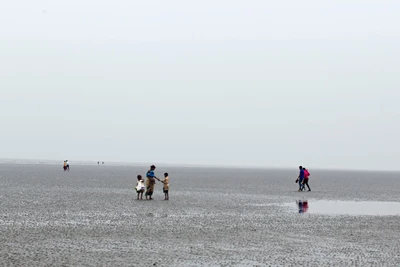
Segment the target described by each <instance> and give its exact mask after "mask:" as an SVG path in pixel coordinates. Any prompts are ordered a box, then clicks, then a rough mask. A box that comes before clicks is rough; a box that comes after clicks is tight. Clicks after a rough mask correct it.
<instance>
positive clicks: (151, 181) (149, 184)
mask: <svg viewBox="0 0 400 267" xmlns="http://www.w3.org/2000/svg"><path fill="white" fill-rule="evenodd" d="M155 169H156V166H154V165H151V166H150V170H148V171H147V173H146V178H147V179H146V194H145V195H146V199H148V200H152V199H153V198H152V196H153V192H154V185H155V184H156V180H155V179H158V178H157V177H156V176H155V174H154V171H155Z"/></svg>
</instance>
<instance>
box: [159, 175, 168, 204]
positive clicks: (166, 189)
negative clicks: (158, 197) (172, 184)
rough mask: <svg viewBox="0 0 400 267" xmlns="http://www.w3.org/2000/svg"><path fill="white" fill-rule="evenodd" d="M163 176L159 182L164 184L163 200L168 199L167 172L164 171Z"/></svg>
mask: <svg viewBox="0 0 400 267" xmlns="http://www.w3.org/2000/svg"><path fill="white" fill-rule="evenodd" d="M164 177H165V178H164V180H162V181H160V182H161V183H163V184H164V186H163V191H164V195H165V198H164V200H169V195H168V190H169V177H168V173H164Z"/></svg>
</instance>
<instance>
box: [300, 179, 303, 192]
mask: <svg viewBox="0 0 400 267" xmlns="http://www.w3.org/2000/svg"><path fill="white" fill-rule="evenodd" d="M301 190H303V179H299V191H301Z"/></svg>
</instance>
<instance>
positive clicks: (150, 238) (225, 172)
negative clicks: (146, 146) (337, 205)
mask: <svg viewBox="0 0 400 267" xmlns="http://www.w3.org/2000/svg"><path fill="white" fill-rule="evenodd" d="M146 171H147V168H146V167H135V166H85V165H79V166H74V165H72V166H71V171H70V172H63V171H62V166H61V165H60V166H58V165H46V164H41V165H29V164H26V165H24V164H18V165H17V164H0V201H1V210H0V232H1V235H0V243H1V246H0V262H1V265H3V266H400V216H398V215H387V216H385V215H380V216H374V215H362V214H361V215H354V214H351V211H349V214H346V212H344V214H330V211H329V209H332V206H329V205H327V210H326V212H325V213H324V212H322V213H321V212H320V211H319V212H313V203H320V202H318V201H342V202H345V201H354V202H365V203H372V202H376V201H379V202H397V203H398V202H400V173H398V172H397V173H396V172H357V171H327V170H326V171H324V170H312V169H310V172H311V177H310V186H311V189H312V191H311V192H297V189H298V187H297V185H296V184H295V183H294V180H295V179H296V175H297V170H296V167H294V168H293V169H292V170H284V169H282V170H280V169H233V168H231V169H229V168H189V167H186V168H185V167H180V168H178V167H158V168H157V169H156V175H157V176H158V177H162V174H163V173H164V172H168V173H169V174H170V200H169V201H164V200H163V198H164V195H163V193H162V184H161V183H159V182H157V184H156V188H155V194H154V200H153V201H145V200H143V201H138V200H136V192H135V191H134V187H135V185H136V175H137V174H142V175H145V172H146ZM299 200H300V201H305V200H307V203H308V211H307V212H305V213H303V212H302V213H299V209H298V206H297V204H296V201H299ZM316 206H317V205H315V207H316ZM370 208H371V209H373V208H374V207H373V205H371V206H370ZM320 209H321V206H319V210H320ZM380 209H382V207H380ZM387 209H391V206H390V205H388V206H387ZM395 213H396V212H395ZM399 213H400V210H399Z"/></svg>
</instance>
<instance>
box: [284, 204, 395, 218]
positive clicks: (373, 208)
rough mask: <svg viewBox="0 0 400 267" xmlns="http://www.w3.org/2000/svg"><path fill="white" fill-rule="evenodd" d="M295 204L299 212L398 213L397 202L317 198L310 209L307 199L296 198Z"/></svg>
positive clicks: (344, 213) (337, 213)
mask: <svg viewBox="0 0 400 267" xmlns="http://www.w3.org/2000/svg"><path fill="white" fill-rule="evenodd" d="M296 204H297V208H298V212H299V213H306V212H308V213H310V214H332V215H375V216H377V215H379V216H383V215H392V216H396V215H400V203H399V202H373V201H327V200H317V201H314V202H312V207H311V208H310V209H309V206H308V200H297V201H296ZM290 205H293V204H290Z"/></svg>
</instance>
